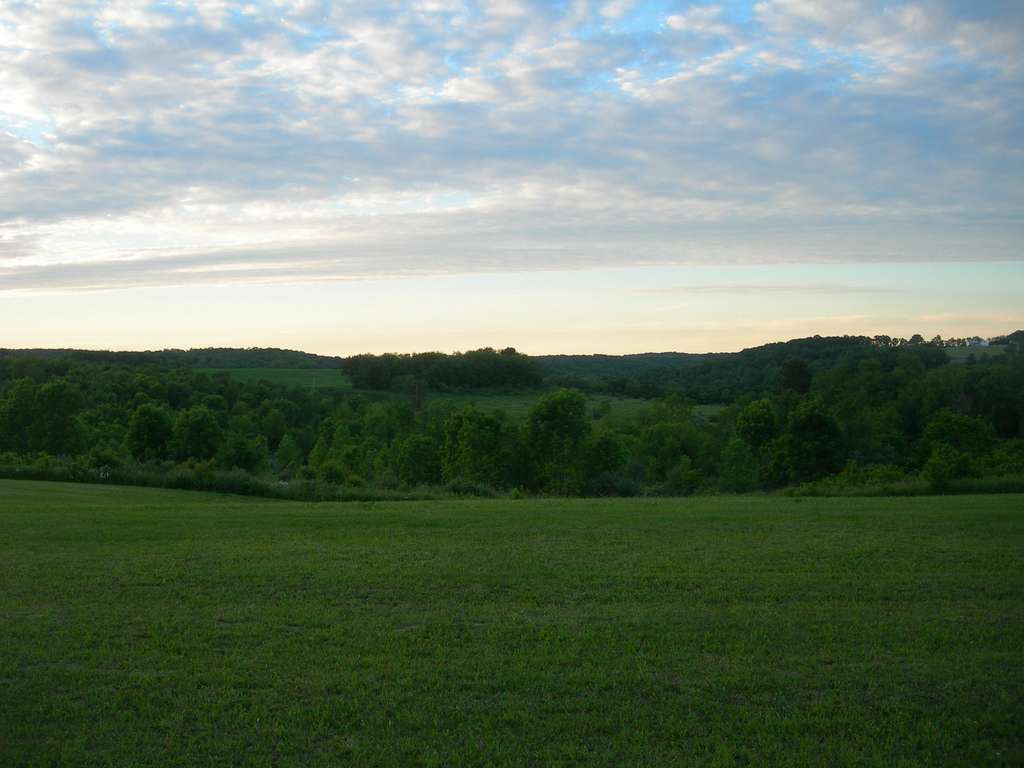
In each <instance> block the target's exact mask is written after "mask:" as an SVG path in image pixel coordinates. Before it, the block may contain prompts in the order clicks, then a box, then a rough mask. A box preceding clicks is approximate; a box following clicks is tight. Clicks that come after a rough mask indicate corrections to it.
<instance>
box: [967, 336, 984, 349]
mask: <svg viewBox="0 0 1024 768" xmlns="http://www.w3.org/2000/svg"><path fill="white" fill-rule="evenodd" d="M967 346H968V347H987V346H988V339H983V338H981V336H972V337H971V338H969V339H968V340H967Z"/></svg>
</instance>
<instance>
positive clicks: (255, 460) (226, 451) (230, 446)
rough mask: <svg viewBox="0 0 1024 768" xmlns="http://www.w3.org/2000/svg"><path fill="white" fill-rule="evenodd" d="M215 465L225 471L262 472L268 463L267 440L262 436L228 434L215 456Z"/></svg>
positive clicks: (239, 433) (238, 433)
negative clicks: (218, 465)
mask: <svg viewBox="0 0 1024 768" xmlns="http://www.w3.org/2000/svg"><path fill="white" fill-rule="evenodd" d="M217 463H218V464H220V465H221V466H222V467H224V468H225V469H243V470H245V471H246V472H250V473H252V474H259V473H261V472H264V471H265V470H266V469H267V466H268V465H269V463H270V452H269V451H268V450H267V440H266V438H265V437H263V435H255V434H248V435H247V434H244V433H241V432H230V433H228V436H227V439H226V440H225V441H224V442H223V444H222V445H221V448H220V451H219V452H218V454H217Z"/></svg>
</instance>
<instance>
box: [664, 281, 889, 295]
mask: <svg viewBox="0 0 1024 768" xmlns="http://www.w3.org/2000/svg"><path fill="white" fill-rule="evenodd" d="M646 292H648V293H710V294H717V293H724V294H736V295H744V294H773V293H775V294H778V293H781V294H823V293H829V294H833V293H834V294H848V293H898V291H897V290H896V289H893V288H885V287H883V286H875V285H854V284H851V283H707V284H694V285H669V286H663V287H658V288H648V289H647V290H646Z"/></svg>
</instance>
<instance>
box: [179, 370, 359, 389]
mask: <svg viewBox="0 0 1024 768" xmlns="http://www.w3.org/2000/svg"><path fill="white" fill-rule="evenodd" d="M197 370H199V371H200V372H202V373H208V374H210V375H213V374H216V373H226V374H227V375H228V376H231V377H232V378H236V379H238V380H239V381H243V382H247V383H248V382H257V381H269V382H270V383H271V384H280V385H282V386H286V387H311V388H314V389H327V388H336V387H340V388H342V389H351V388H352V383H351V382H350V381H349V380H348V377H347V376H345V374H343V373H342V372H341V371H340V370H337V369H334V368H199V369H197Z"/></svg>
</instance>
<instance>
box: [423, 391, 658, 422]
mask: <svg viewBox="0 0 1024 768" xmlns="http://www.w3.org/2000/svg"><path fill="white" fill-rule="evenodd" d="M544 394H545V393H544V392H521V393H510V394H503V393H495V394H492V393H486V392H481V393H477V392H467V393H458V394H455V393H447V392H431V393H429V394H428V395H427V396H426V398H425V399H426V400H427V402H430V401H435V402H446V403H451V404H453V405H456V406H462V405H468V404H470V403H473V404H475V405H477V406H478V407H480V408H482V409H484V410H502V411H504V412H505V413H506V414H508V416H509V418H511V419H514V420H519V419H525V418H526V417H527V416H528V415H529V413H530V410H531V409H532V408H533V407H534V406H535V405H536V404H537V401H538V400H540V398H541V397H542V396H543V395H544ZM605 404H607V405H605ZM651 405H652V401H650V400H640V399H637V398H632V397H612V396H611V395H587V407H588V408H589V409H590V410H591V411H594V412H601V413H602V414H604V411H602V407H604V408H607V415H608V416H609V417H611V418H613V419H614V418H630V417H632V416H634V415H635V414H636V413H637V411H639V410H641V409H643V408H649V407H650V406H651ZM602 418H603V415H602Z"/></svg>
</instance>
